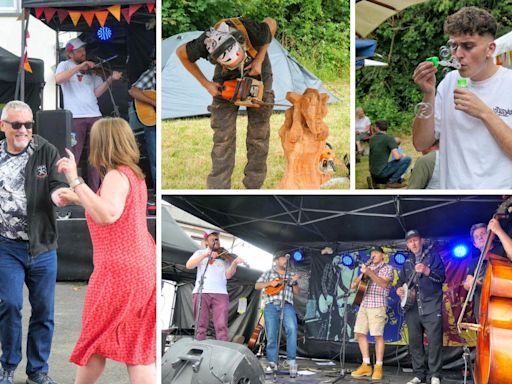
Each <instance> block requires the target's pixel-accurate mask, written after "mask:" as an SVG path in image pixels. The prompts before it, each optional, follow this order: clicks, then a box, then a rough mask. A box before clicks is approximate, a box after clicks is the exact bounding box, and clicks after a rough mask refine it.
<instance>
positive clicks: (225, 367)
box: [162, 337, 265, 384]
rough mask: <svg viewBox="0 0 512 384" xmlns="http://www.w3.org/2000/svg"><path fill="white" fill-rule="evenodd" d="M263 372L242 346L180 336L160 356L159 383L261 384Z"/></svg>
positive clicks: (254, 357) (263, 379) (249, 352)
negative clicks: (160, 377)
mask: <svg viewBox="0 0 512 384" xmlns="http://www.w3.org/2000/svg"><path fill="white" fill-rule="evenodd" d="M264 382H265V372H263V368H262V367H261V365H260V363H259V361H258V359H257V358H256V356H254V354H253V353H252V352H251V351H250V350H249V349H248V348H247V347H246V346H244V345H240V344H235V343H229V342H227V341H218V340H204V341H197V340H194V339H192V338H188V337H186V338H183V339H180V340H178V341H177V342H176V343H175V344H174V345H172V346H171V347H170V348H169V349H168V350H167V352H166V353H165V355H164V357H163V358H162V384H184V383H187V384H189V383H190V384H213V383H223V384H228V383H229V384H263V383H264Z"/></svg>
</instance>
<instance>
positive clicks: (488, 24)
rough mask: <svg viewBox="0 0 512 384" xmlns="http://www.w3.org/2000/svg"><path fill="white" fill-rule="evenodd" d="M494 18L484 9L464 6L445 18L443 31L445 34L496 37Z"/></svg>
mask: <svg viewBox="0 0 512 384" xmlns="http://www.w3.org/2000/svg"><path fill="white" fill-rule="evenodd" d="M496 29H497V25H496V19H495V18H494V17H493V16H492V15H491V14H490V13H489V12H487V11H486V10H485V9H482V8H478V7H464V8H461V9H459V10H458V11H457V12H455V13H454V14H453V15H450V16H448V17H447V18H446V21H445V22H444V32H445V33H446V34H447V35H460V34H464V35H474V34H478V35H480V36H485V35H491V36H492V37H493V38H495V37H496Z"/></svg>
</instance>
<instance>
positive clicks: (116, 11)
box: [107, 4, 121, 21]
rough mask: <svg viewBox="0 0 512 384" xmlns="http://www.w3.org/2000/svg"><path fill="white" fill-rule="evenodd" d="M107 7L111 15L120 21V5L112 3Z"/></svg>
mask: <svg viewBox="0 0 512 384" xmlns="http://www.w3.org/2000/svg"><path fill="white" fill-rule="evenodd" d="M107 9H108V11H109V12H110V13H111V14H112V16H114V17H115V18H116V19H117V21H121V5H119V4H118V5H112V6H110V7H108V8H107Z"/></svg>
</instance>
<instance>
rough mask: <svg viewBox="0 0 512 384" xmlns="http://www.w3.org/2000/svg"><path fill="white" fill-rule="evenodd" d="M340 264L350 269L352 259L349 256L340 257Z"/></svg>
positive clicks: (352, 263)
mask: <svg viewBox="0 0 512 384" xmlns="http://www.w3.org/2000/svg"><path fill="white" fill-rule="evenodd" d="M341 264H343V265H344V266H345V267H352V266H353V265H354V258H353V257H352V256H350V255H343V256H341Z"/></svg>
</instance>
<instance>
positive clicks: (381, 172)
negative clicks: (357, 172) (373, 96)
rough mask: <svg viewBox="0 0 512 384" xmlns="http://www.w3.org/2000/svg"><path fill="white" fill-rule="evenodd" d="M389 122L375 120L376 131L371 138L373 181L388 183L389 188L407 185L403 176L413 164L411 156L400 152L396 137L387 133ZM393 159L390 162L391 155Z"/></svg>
mask: <svg viewBox="0 0 512 384" xmlns="http://www.w3.org/2000/svg"><path fill="white" fill-rule="evenodd" d="M388 126H389V124H388V122H387V121H386V120H378V121H377V122H375V128H376V131H377V132H375V133H374V135H373V136H372V137H371V138H370V174H371V177H372V182H373V183H381V184H384V183H386V187H388V188H402V187H404V186H405V184H404V183H403V180H402V177H403V175H404V174H405V172H406V171H407V169H408V168H409V165H410V164H411V158H410V157H409V156H407V155H405V154H400V153H399V152H398V145H397V143H396V141H395V139H394V137H392V136H389V135H388V134H387V130H388ZM390 154H391V156H392V160H391V161H389V162H388V159H389V155H390Z"/></svg>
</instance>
